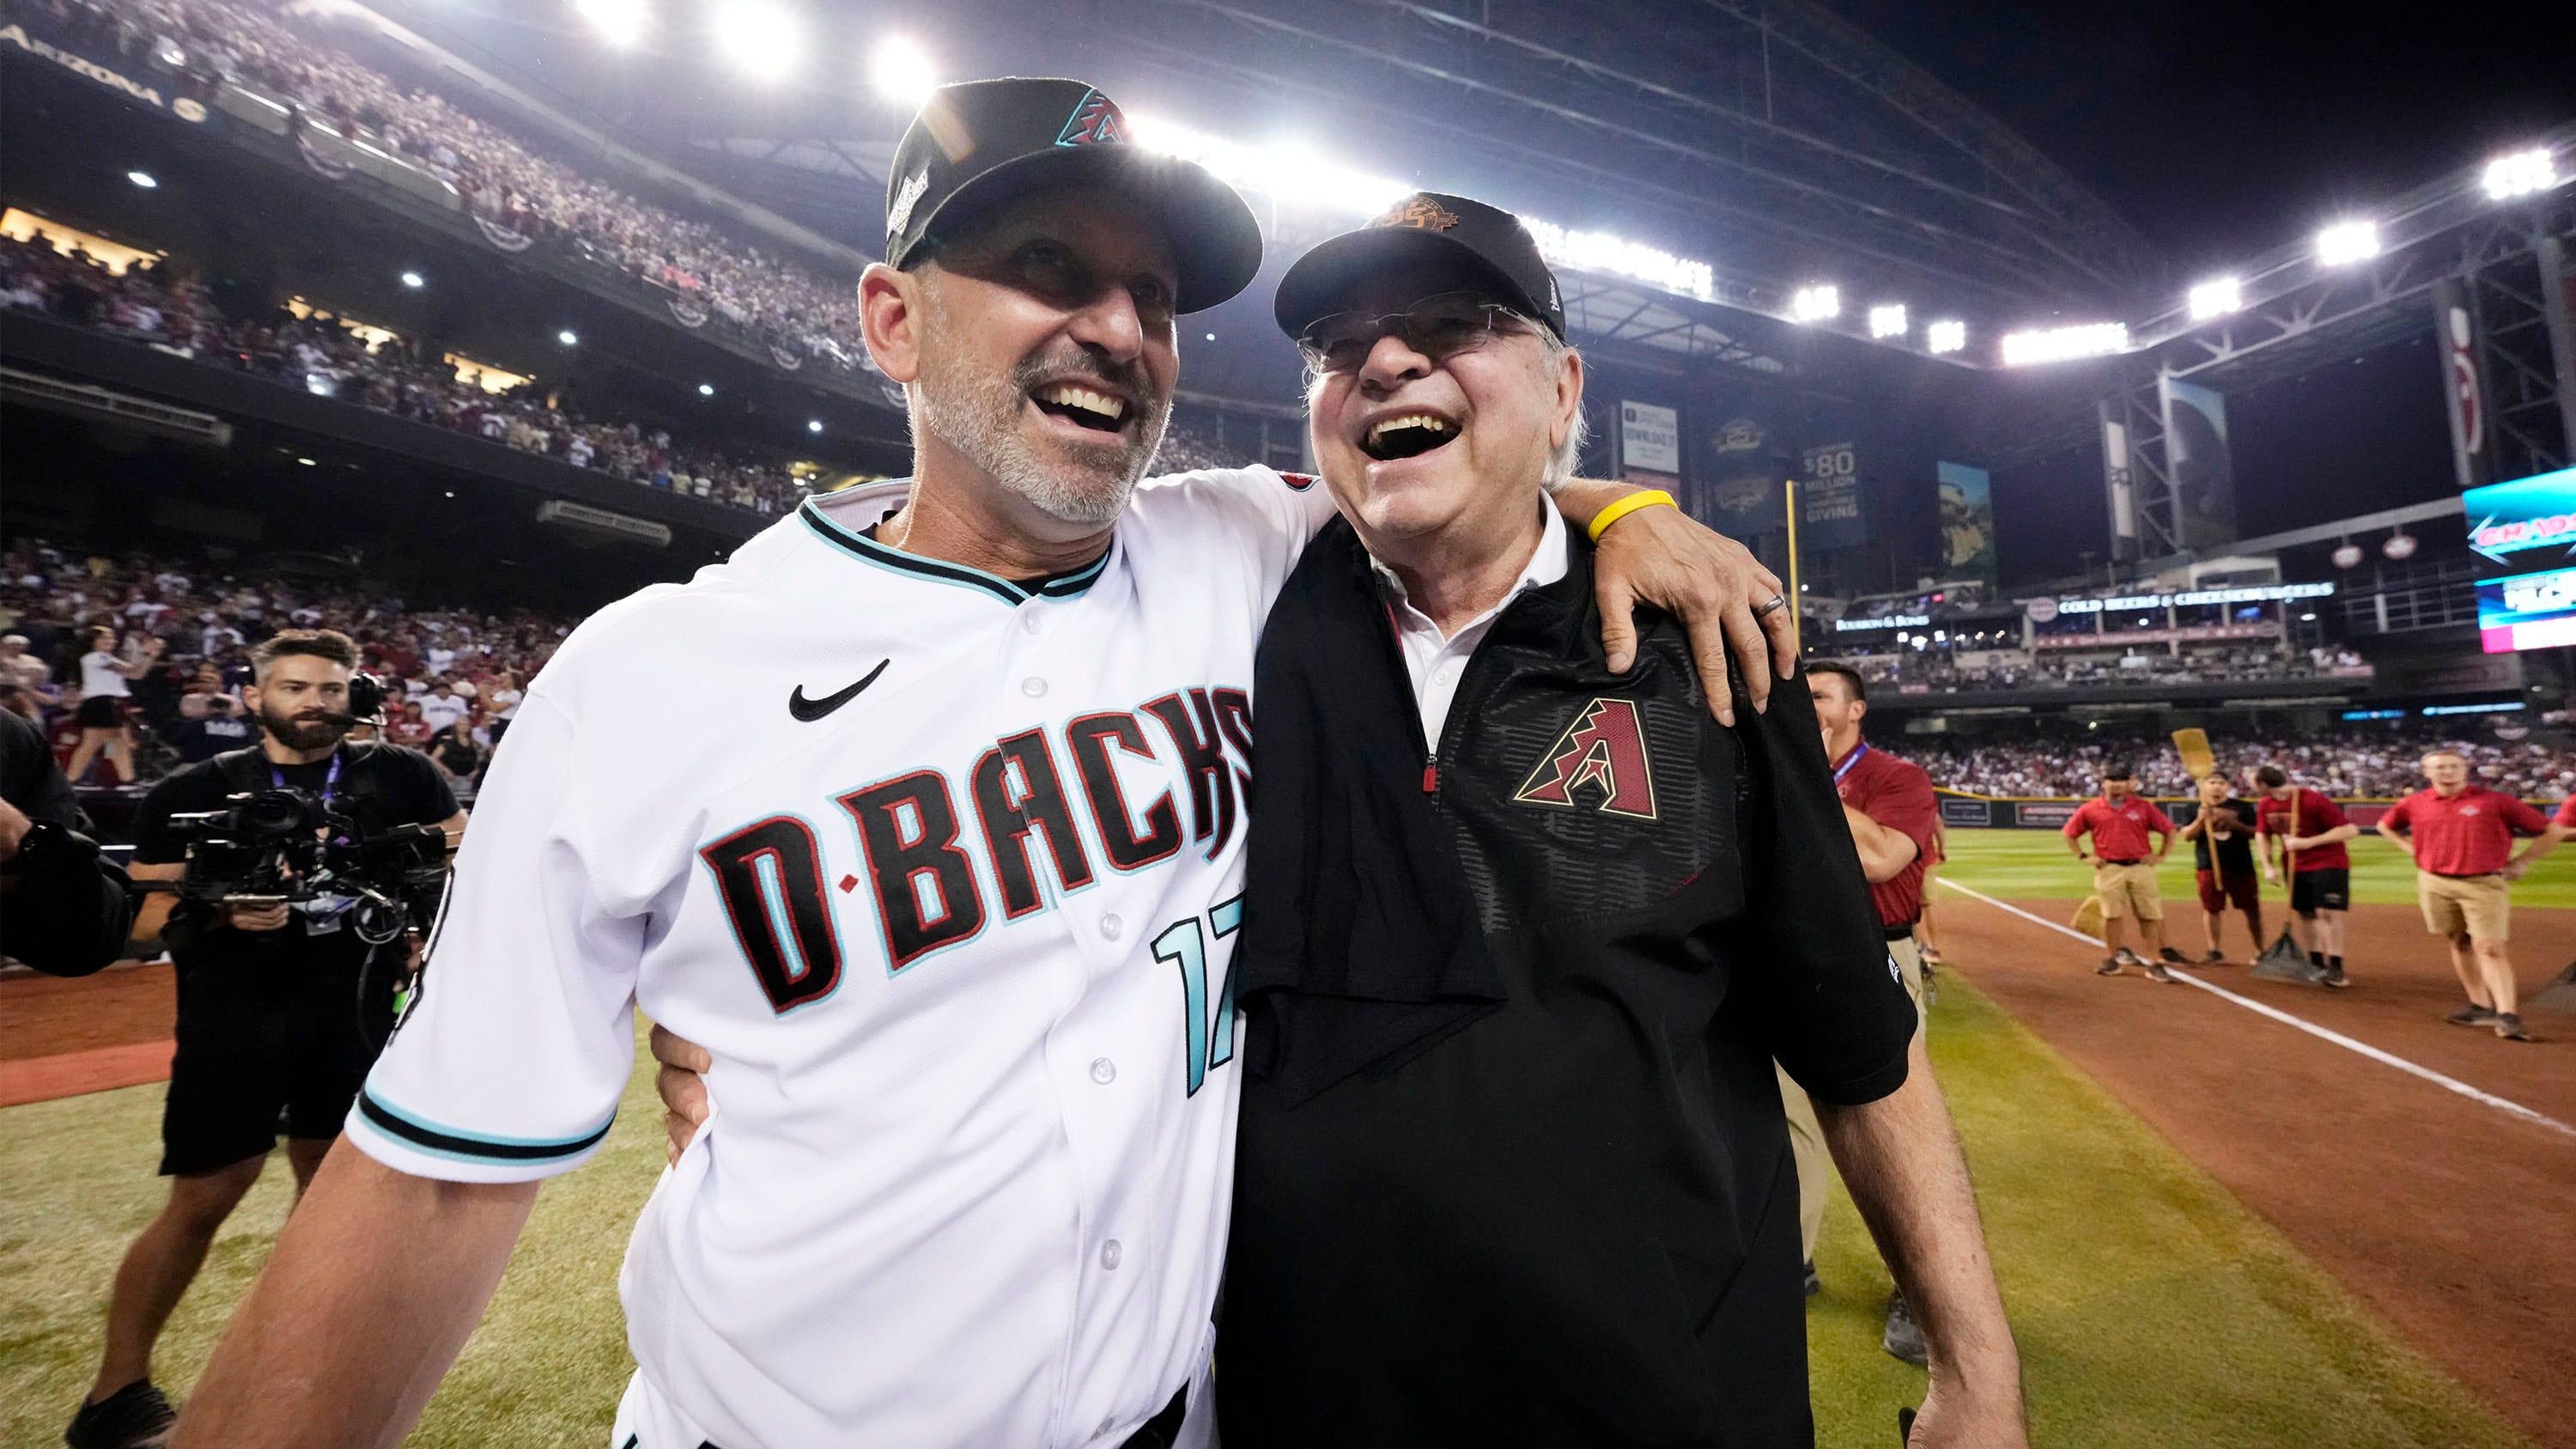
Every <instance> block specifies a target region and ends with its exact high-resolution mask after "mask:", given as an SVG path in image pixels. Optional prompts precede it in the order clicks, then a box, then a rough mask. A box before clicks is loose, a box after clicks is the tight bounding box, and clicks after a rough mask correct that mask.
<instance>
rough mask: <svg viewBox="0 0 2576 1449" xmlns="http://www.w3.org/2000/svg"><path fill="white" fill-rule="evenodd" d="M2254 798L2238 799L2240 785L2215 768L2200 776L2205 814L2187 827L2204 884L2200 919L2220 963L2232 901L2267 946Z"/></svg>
mask: <svg viewBox="0 0 2576 1449" xmlns="http://www.w3.org/2000/svg"><path fill="white" fill-rule="evenodd" d="M2254 819H2255V816H2254V802H2253V801H2251V800H2239V799H2237V798H2236V786H2235V783H2234V782H2233V781H2231V780H2229V779H2228V778H2227V777H2226V776H2225V775H2222V774H2220V773H2219V772H2217V771H2215V770H2212V771H2210V772H2209V773H2208V774H2206V775H2203V776H2201V777H2200V812H2199V813H2198V814H2196V815H2194V816H2192V817H2191V823H2190V824H2189V825H2186V826H2184V827H2183V828H2182V838H2183V839H2185V840H2188V841H2190V842H2191V854H2192V865H2193V866H2194V867H2195V872H2194V874H2195V878H2196V881H2197V883H2198V885H2199V886H2200V921H2201V926H2202V927H2203V929H2205V930H2207V931H2208V933H2209V954H2208V955H2207V956H2204V957H2202V958H2201V960H2202V961H2203V962H2204V963H2205V964H2209V965H2216V964H2217V963H2218V962H2221V961H2224V960H2226V959H2227V953H2226V952H2225V951H2222V950H2220V949H2219V945H2218V941H2219V936H2220V934H2221V932H2220V929H2219V928H2220V927H2221V926H2223V925H2224V924H2225V923H2226V920H2227V908H2228V907H2229V906H2231V905H2233V906H2234V907H2236V909H2238V910H2240V911H2243V912H2244V913H2245V929H2246V930H2247V931H2248V932H2249V933H2251V936H2252V939H2253V944H2252V945H2251V946H2250V947H2248V948H2247V949H2248V951H2249V952H2259V951H2261V950H2262V949H2263V882H2262V879H2261V877H2259V876H2257V875H2256V874H2255V873H2254Z"/></svg>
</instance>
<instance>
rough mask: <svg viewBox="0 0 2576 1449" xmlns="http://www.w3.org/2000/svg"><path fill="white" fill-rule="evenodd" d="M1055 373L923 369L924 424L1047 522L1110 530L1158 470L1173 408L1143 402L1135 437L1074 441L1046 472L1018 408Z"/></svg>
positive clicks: (1032, 366)
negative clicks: (1149, 472)
mask: <svg viewBox="0 0 2576 1449" xmlns="http://www.w3.org/2000/svg"><path fill="white" fill-rule="evenodd" d="M941 350H944V349H941ZM1050 371H1051V369H1049V368H1048V367H1047V366H1046V365H1045V364H1043V363H1041V362H1038V361H1036V360H1035V359H1032V360H1030V361H1026V362H1023V363H1021V364H1020V365H1019V366H1018V367H1016V368H1014V369H1012V373H1011V376H1010V377H1008V378H996V377H958V376H951V375H949V374H948V370H947V369H946V368H943V367H940V366H938V365H936V364H934V365H932V366H930V367H926V368H924V369H923V371H922V375H921V380H920V381H919V382H918V383H917V384H915V396H916V397H917V398H918V399H919V417H920V426H921V427H922V429H923V430H924V431H925V432H928V433H929V434H930V435H931V436H932V437H935V438H937V439H939V440H940V441H941V442H943V443H946V444H947V445H948V446H950V447H952V448H954V449H956V450H957V451H958V452H959V453H960V454H962V455H963V456H964V457H965V458H966V460H967V461H968V462H970V463H973V464H974V465H975V466H976V467H977V468H980V469H982V470H983V471H984V473H985V475H986V476H988V477H990V478H991V479H992V480H993V481H994V482H995V483H997V484H1000V485H1001V487H1002V488H1003V489H1004V490H1005V491H1007V492H1009V493H1011V494H1012V495H1014V496H1016V497H1018V498H1021V499H1024V500H1026V501H1027V502H1028V504H1029V506H1030V507H1032V508H1035V509H1037V510H1038V511H1039V512H1040V513H1043V514H1045V515H1047V516H1048V517H1049V518H1053V519H1056V520H1058V521H1059V522H1063V523H1071V524H1078V525H1081V526H1084V527H1091V528H1097V527H1101V526H1104V525H1107V524H1109V523H1111V522H1114V521H1115V520H1116V519H1117V517H1118V515H1119V514H1120V513H1122V512H1124V511H1126V508H1127V499H1128V497H1129V496H1130V495H1131V494H1133V493H1134V492H1135V491H1136V484H1137V482H1138V480H1140V479H1142V478H1143V477H1144V476H1145V470H1146V469H1148V468H1150V467H1152V466H1153V462H1154V453H1155V451H1156V450H1157V449H1159V448H1161V447H1162V445H1163V429H1164V427H1165V426H1166V425H1167V424H1168V423H1169V422H1170V420H1171V414H1170V408H1169V407H1168V405H1164V404H1157V403H1152V402H1140V403H1138V404H1137V409H1138V411H1137V417H1136V430H1135V433H1134V435H1133V437H1132V438H1121V437H1116V436H1114V435H1110V434H1103V435H1102V439H1103V440H1102V441H1101V442H1098V443H1077V444H1075V445H1073V447H1072V449H1071V452H1072V459H1071V461H1070V462H1069V463H1068V464H1067V465H1066V466H1064V467H1062V468H1060V469H1058V468H1049V467H1048V466H1046V465H1045V464H1042V463H1040V462H1039V461H1038V460H1037V459H1036V458H1035V457H1032V456H1031V455H1030V452H1029V447H1028V442H1027V440H1026V439H1025V438H1024V437H1022V436H1021V433H1020V409H1021V408H1022V407H1023V406H1026V405H1027V400H1028V391H1029V388H1030V387H1031V386H1032V385H1034V384H1035V383H1036V382H1037V381H1038V380H1040V379H1041V378H1044V377H1046V376H1047V375H1048V373H1049V372H1050Z"/></svg>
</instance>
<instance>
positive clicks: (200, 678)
mask: <svg viewBox="0 0 2576 1449" xmlns="http://www.w3.org/2000/svg"><path fill="white" fill-rule="evenodd" d="M256 738H257V735H256V733H255V731H254V729H253V727H252V724H251V720H250V709H249V707H248V706H246V705H244V704H243V703H242V702H241V700H240V698H239V697H237V696H236V695H234V694H233V693H232V692H231V691H230V690H228V689H226V688H225V687H224V682H223V672H222V671H221V670H219V669H217V668H216V667H215V666H213V665H212V664H200V665H198V666H197V672H196V676H195V678H194V680H193V681H191V683H190V684H189V687H188V692H187V693H186V694H183V695H181V696H179V724H178V726H177V727H176V728H175V729H173V730H171V731H170V744H171V747H172V748H173V749H175V750H176V751H177V752H178V756H179V761H180V763H182V764H187V765H193V764H195V763H197V762H198V761H200V760H211V759H213V758H214V757H215V756H217V755H220V754H222V753H223V752H224V751H226V750H238V749H243V748H245V747H247V746H249V745H250V744H251V743H252V742H253V741H254V740H255V739H256Z"/></svg>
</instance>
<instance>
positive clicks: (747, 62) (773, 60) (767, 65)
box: [715, 0, 805, 80]
mask: <svg viewBox="0 0 2576 1449" xmlns="http://www.w3.org/2000/svg"><path fill="white" fill-rule="evenodd" d="M715 41H716V48H717V49H718V50H721V51H723V52H724V55H725V58H726V59H727V60H730V61H732V62H733V65H734V68H735V69H736V70H739V71H741V72H743V73H744V74H745V75H748V76H751V77H753V78H755V79H758V80H779V79H783V78H784V77H786V76H787V75H788V74H789V73H790V72H792V71H794V70H795V69H796V65H797V58H798V57H799V56H800V55H802V54H803V53H804V49H805V27H804V25H803V24H802V23H801V22H800V21H799V20H798V19H797V17H796V13H795V12H794V11H792V10H790V9H788V8H787V7H786V6H784V5H781V4H777V3H774V0H733V3H731V4H729V5H726V6H724V7H723V8H722V9H719V10H718V11H716V13H715Z"/></svg>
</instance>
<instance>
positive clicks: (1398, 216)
mask: <svg viewBox="0 0 2576 1449" xmlns="http://www.w3.org/2000/svg"><path fill="white" fill-rule="evenodd" d="M1457 224H1458V213H1456V212H1454V211H1451V210H1450V209H1449V208H1447V207H1445V206H1442V205H1441V204H1440V203H1439V202H1436V201H1434V200H1432V199H1431V198H1430V197H1428V196H1419V195H1417V196H1408V197H1406V198H1405V199H1404V200H1402V201H1399V202H1397V203H1396V204H1395V205H1393V206H1391V207H1389V208H1387V210H1386V211H1384V212H1383V213H1381V214H1380V215H1379V216H1378V218H1377V219H1376V220H1375V221H1372V222H1370V223H1369V225H1370V226H1373V227H1378V226H1409V227H1412V228H1413V229H1414V230H1416V231H1447V230H1448V229H1449V228H1451V227H1453V226H1456V225H1457Z"/></svg>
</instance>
